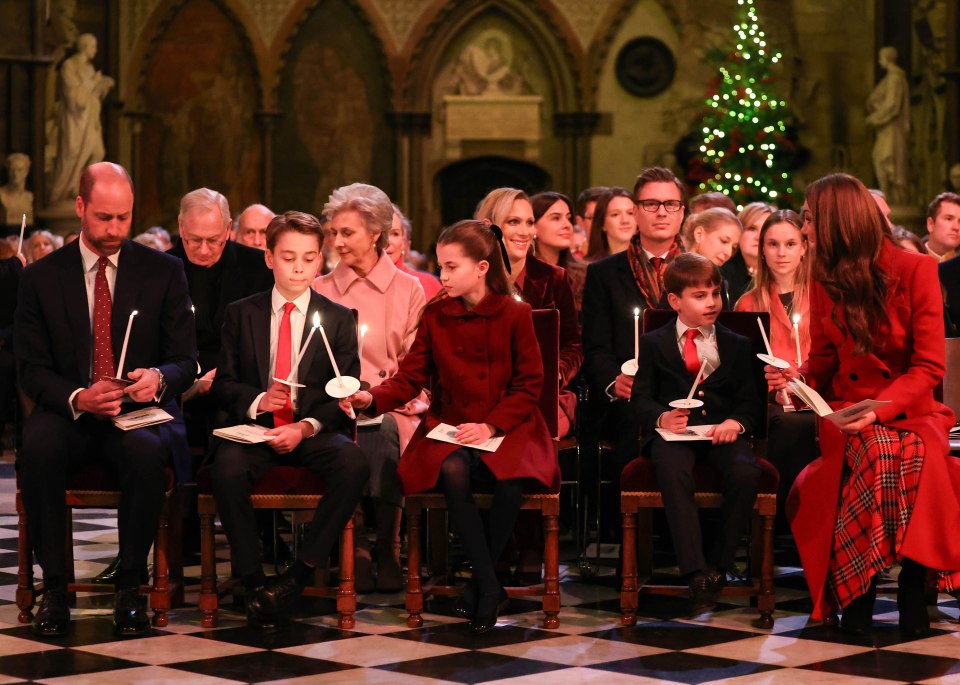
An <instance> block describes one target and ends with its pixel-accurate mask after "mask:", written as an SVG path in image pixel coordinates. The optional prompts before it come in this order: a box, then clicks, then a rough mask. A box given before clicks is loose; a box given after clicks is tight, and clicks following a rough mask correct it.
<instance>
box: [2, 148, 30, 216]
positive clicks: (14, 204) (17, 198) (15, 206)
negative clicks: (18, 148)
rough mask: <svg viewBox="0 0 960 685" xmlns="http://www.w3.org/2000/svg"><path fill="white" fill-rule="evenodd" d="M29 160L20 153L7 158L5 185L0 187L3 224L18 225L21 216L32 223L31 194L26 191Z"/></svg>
mask: <svg viewBox="0 0 960 685" xmlns="http://www.w3.org/2000/svg"><path fill="white" fill-rule="evenodd" d="M29 173H30V158H29V157H27V155H25V154H23V153H22V152H14V153H13V154H11V155H10V156H9V157H7V185H5V186H3V187H0V205H3V223H5V224H19V223H20V220H21V219H22V218H23V215H24V214H26V215H27V223H28V224H32V223H33V193H31V192H30V191H29V190H27V174H29Z"/></svg>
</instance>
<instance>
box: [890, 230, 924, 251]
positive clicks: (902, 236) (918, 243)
mask: <svg viewBox="0 0 960 685" xmlns="http://www.w3.org/2000/svg"><path fill="white" fill-rule="evenodd" d="M890 232H891V233H893V239H894V240H895V241H897V245H899V246H900V247H903V245H901V243H904V242H907V243H910V244H911V245H913V249H915V250H916V251H917V252H919V253H920V254H927V248H926V247H925V246H924V244H923V241H922V240H920V236H918V235H917V234H916V233H914V232H913V231H911V230H910V229H908V228H904V227H903V226H893V227H892V228H891V229H890ZM904 249H906V248H904Z"/></svg>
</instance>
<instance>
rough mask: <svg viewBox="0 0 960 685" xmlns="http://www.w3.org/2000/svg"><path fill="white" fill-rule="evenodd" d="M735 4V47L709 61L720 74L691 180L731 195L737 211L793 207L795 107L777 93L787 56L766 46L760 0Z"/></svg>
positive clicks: (709, 97) (699, 136)
mask: <svg viewBox="0 0 960 685" xmlns="http://www.w3.org/2000/svg"><path fill="white" fill-rule="evenodd" d="M737 4H738V5H739V10H738V15H739V16H738V21H737V23H736V25H735V26H734V27H733V34H732V40H731V44H730V46H729V48H728V49H727V50H726V51H721V50H717V51H715V53H714V54H711V55H710V59H711V60H712V61H715V62H716V63H717V72H718V73H717V76H716V77H715V78H714V79H712V80H711V82H710V83H709V90H708V92H707V98H706V110H705V112H704V115H703V119H702V122H701V124H700V130H699V131H698V132H697V135H696V138H697V139H698V140H699V149H698V150H697V151H692V152H695V153H694V154H693V155H691V156H690V158H689V159H688V173H687V180H688V182H689V183H691V185H692V186H693V187H695V188H699V189H700V190H701V191H708V190H715V191H720V192H722V193H725V194H727V195H728V196H730V198H731V199H733V201H734V202H735V203H736V204H737V205H738V206H743V205H745V204H747V203H749V202H754V201H764V202H770V203H773V204H778V205H781V206H789V205H791V204H792V200H793V187H792V184H791V174H790V172H791V171H792V170H793V169H794V168H796V167H797V166H798V162H799V161H800V157H801V156H802V155H799V154H798V147H797V144H796V142H795V136H794V135H793V132H792V131H791V130H790V125H789V124H790V121H791V120H792V116H791V113H790V108H789V106H788V105H787V103H786V102H785V101H784V100H782V99H780V98H779V97H778V96H777V94H776V89H775V87H774V85H775V83H776V81H777V77H776V74H775V73H774V71H775V69H776V65H777V64H778V63H780V62H781V61H782V59H783V55H782V53H781V52H780V51H779V50H778V49H776V48H774V47H772V46H770V45H769V44H768V41H767V36H766V34H765V33H764V31H763V29H762V28H761V27H760V22H759V20H758V18H757V11H756V7H755V6H754V0H738V3H737Z"/></svg>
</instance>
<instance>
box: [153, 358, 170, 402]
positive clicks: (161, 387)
mask: <svg viewBox="0 0 960 685" xmlns="http://www.w3.org/2000/svg"><path fill="white" fill-rule="evenodd" d="M150 370H151V371H156V372H157V375H158V376H160V385H158V386H157V394H156V395H155V399H156V400H157V401H159V400H160V398H161V397H163V393H164V391H165V390H166V389H167V379H166V378H164V377H163V371H161V370H160V369H158V368H157V367H156V366H151V367H150Z"/></svg>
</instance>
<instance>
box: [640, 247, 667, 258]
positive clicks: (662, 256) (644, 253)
mask: <svg viewBox="0 0 960 685" xmlns="http://www.w3.org/2000/svg"><path fill="white" fill-rule="evenodd" d="M641 249H642V250H643V255H644V256H645V257H646V258H647V259H653V258H654V257H660V259H663V260H666V259H667V255H669V254H670V250H667V251H666V252H664V253H663V254H662V255H655V254H653V253H652V252H651V251H650V250H648V249H647V248H645V247H644V248H641Z"/></svg>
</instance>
